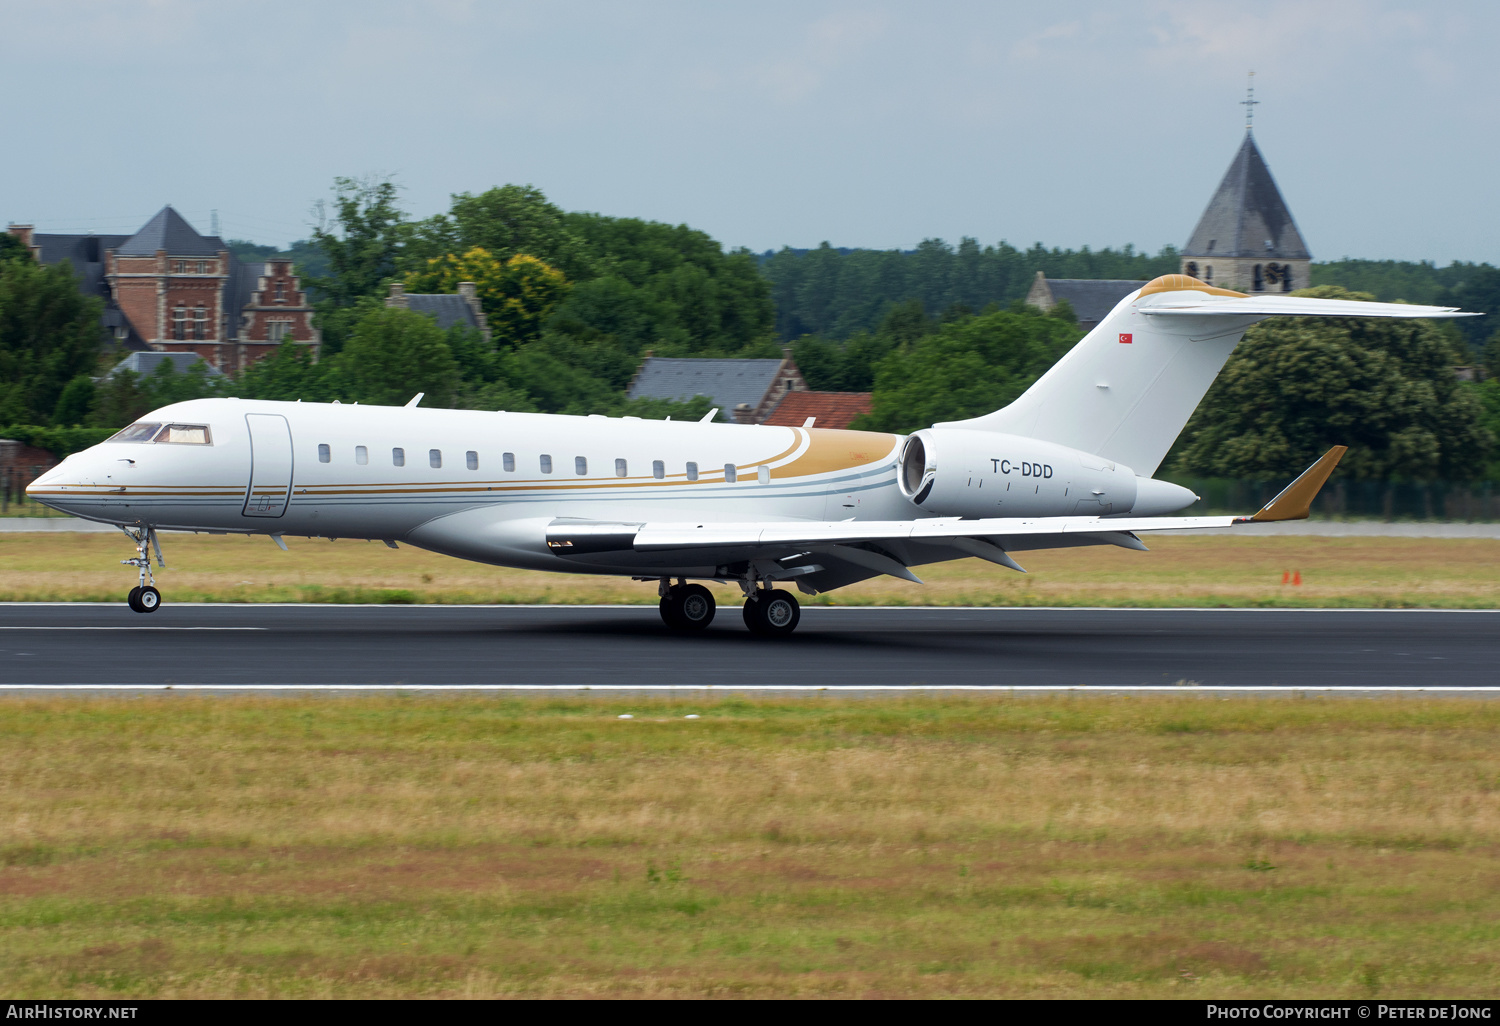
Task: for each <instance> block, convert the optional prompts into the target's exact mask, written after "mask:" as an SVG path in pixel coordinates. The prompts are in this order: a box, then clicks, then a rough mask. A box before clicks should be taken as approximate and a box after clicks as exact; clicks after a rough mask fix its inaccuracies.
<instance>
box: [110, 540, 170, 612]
mask: <svg viewBox="0 0 1500 1026" xmlns="http://www.w3.org/2000/svg"><path fill="white" fill-rule="evenodd" d="M120 530H122V531H124V532H125V534H126V535H127V536H129V538H130V540H131V541H133V542H135V558H134V559H122V560H120V562H121V563H122V564H124V565H125V566H133V567H138V568H139V569H140V571H141V583H140V584H138V585H136V586H135V587H134V588H131V589H130V595H129V597H128V598H126V600H125V601H126V603H127V604H128V605H129V606H130V608H131V609H133V610H135V611H136V612H137V613H154V612H156V611H157V610H158V609H160V608H161V592H159V591H157V590H156V578H155V577H153V576H152V574H151V550H152V549H155V550H156V565H157V567H158V568H161V569H165V568H166V565H167V564H166V563H165V562H164V561H163V560H162V558H161V542H159V541H158V540H157V538H156V529H155V528H152V527H142V528H139V529H137V530H132V529H130V528H128V527H122V528H120Z"/></svg>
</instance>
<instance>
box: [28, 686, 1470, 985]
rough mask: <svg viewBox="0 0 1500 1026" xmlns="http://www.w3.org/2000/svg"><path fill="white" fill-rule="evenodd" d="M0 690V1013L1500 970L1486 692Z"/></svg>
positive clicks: (1299, 979)
mask: <svg viewBox="0 0 1500 1026" xmlns="http://www.w3.org/2000/svg"><path fill="white" fill-rule="evenodd" d="M627 709H628V710H629V711H631V712H633V713H634V714H635V715H636V718H635V719H633V720H620V719H617V718H616V715H617V714H618V713H619V712H621V711H623V710H627ZM3 712H4V714H3V717H0V779H4V780H5V782H6V786H5V787H4V789H3V790H0V824H3V836H0V864H3V868H0V937H3V943H0V990H3V991H4V992H6V993H9V994H12V995H17V996H27V997H41V996H64V995H68V996H111V995H113V996H126V995H134V996H235V995H281V996H355V995H360V996H392V997H394V996H407V995H447V996H487V995H535V996H589V995H611V996H704V995H707V996H787V995H792V996H819V995H828V996H843V995H887V996H914V997H933V996H944V995H974V996H979V995H994V996H1090V997H1093V996H1101V997H1102V996H1173V995H1177V996H1188V995H1192V996H1203V997H1208V996H1218V997H1231V996H1302V997H1313V996H1323V997H1332V996H1372V995H1381V996H1446V997H1464V996H1473V997H1483V996H1490V995H1493V993H1494V987H1495V981H1496V978H1497V976H1496V967H1497V957H1500V925H1497V924H1500V868H1497V863H1496V855H1497V852H1500V755H1497V752H1500V747H1497V745H1496V728H1497V727H1500V705H1497V704H1493V703H1486V702H1472V701H1448V702H1431V701H1420V700H1389V701H1340V702H1328V701H1310V700H1298V699H1279V700H1267V701H1234V702H1222V701H1214V700H1210V699H1194V698H1175V697H1171V698H1165V699H1151V700H1141V699H1109V698H1096V699H1091V700H1067V699H1043V700H1010V699H972V700H936V699H907V700H893V701H846V702H838V701H835V700H810V701H805V702H767V703H749V702H730V703H722V704H717V705H712V706H696V705H687V704H681V703H671V702H666V701H650V702H648V701H644V700H636V701H631V702H629V703H628V704H627V703H623V702H609V701H592V702H581V701H580V702H557V701H550V702H549V701H524V700H517V701H497V700H478V699H454V700H419V699H399V698H390V697H385V698H351V699H345V700H297V699H290V700H288V699H281V700H268V699H254V698H244V699H218V700H213V699H205V700H197V699H192V698H164V699H137V700H47V701H22V700H8V701H6V703H5V704H4V706H3ZM687 712H697V713H701V714H702V718H701V719H697V720H686V719H683V718H682V717H683V715H684V714H685V713H687Z"/></svg>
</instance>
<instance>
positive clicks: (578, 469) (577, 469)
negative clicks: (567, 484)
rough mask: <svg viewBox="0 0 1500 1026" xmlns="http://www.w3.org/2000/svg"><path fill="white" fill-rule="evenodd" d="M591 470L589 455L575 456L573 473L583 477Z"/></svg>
mask: <svg viewBox="0 0 1500 1026" xmlns="http://www.w3.org/2000/svg"><path fill="white" fill-rule="evenodd" d="M588 472H589V458H588V457H587V456H574V457H573V473H575V474H577V475H578V476H579V477H583V476H584V475H585V474H587V473H588Z"/></svg>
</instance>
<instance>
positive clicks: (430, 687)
mask: <svg viewBox="0 0 1500 1026" xmlns="http://www.w3.org/2000/svg"><path fill="white" fill-rule="evenodd" d="M3 691H631V692H641V691H668V692H675V691H698V692H722V693H727V692H735V691H792V692H808V691H831V692H834V693H838V692H841V691H894V692H925V691H982V692H995V693H999V692H1006V691H1021V692H1037V691H1054V692H1066V691H1081V692H1088V691H1127V692H1177V693H1179V694H1194V693H1202V692H1207V691H1213V692H1228V693H1236V694H1254V693H1262V694H1279V695H1285V694H1290V693H1292V692H1299V693H1309V694H1314V693H1316V694H1321V693H1324V692H1329V693H1359V694H1370V693H1373V692H1390V693H1393V694H1403V695H1404V694H1418V693H1433V692H1440V693H1451V694H1487V693H1500V686H1488V685H1480V686H1475V687H1464V686H1462V685H1433V686H1415V685H1413V686H1409V687H1408V686H1405V685H1399V684H1392V685H1372V686H1370V687H1360V686H1358V685H1352V684H1349V685H1331V686H1328V687H1299V686H1297V685H1293V684H1286V685H1282V684H1202V685H1199V684H1116V685H1110V684H1099V685H1076V684H1017V685H1013V686H1012V685H1005V684H945V685H932V686H928V685H921V684H845V685H832V686H828V685H822V684H743V685H739V684H721V685H712V684H0V692H3Z"/></svg>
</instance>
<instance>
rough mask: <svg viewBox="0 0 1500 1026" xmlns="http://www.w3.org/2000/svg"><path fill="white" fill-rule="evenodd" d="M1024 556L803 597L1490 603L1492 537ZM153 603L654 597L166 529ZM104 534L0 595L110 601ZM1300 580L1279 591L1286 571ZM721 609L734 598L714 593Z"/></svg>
mask: <svg viewBox="0 0 1500 1026" xmlns="http://www.w3.org/2000/svg"><path fill="white" fill-rule="evenodd" d="M1148 544H1149V545H1150V546H1151V548H1152V551H1151V552H1149V553H1143V552H1132V551H1129V550H1125V549H1119V548H1115V547H1112V546H1098V547H1094V548H1086V549H1059V550H1054V551H1041V552H1023V553H1018V554H1017V555H1018V558H1019V559H1020V562H1021V563H1022V565H1024V566H1025V567H1026V568H1027V570H1029V571H1031V572H1030V573H1028V574H1017V573H1014V572H1013V571H1010V570H1004V569H1002V568H1000V567H997V566H994V565H992V564H989V563H984V562H980V561H979V560H974V559H964V560H956V561H954V562H951V563H941V564H936V565H933V566H925V567H918V568H917V571H918V575H919V576H920V577H922V578H923V580H925V581H926V582H927V583H926V584H925V585H916V584H910V583H907V582H905V581H898V580H896V579H894V578H889V577H885V578H877V579H875V580H873V581H866V582H863V583H861V584H857V585H853V586H851V587H849V588H842V589H839V590H838V591H835V592H833V593H831V594H829V595H826V596H819V597H818V598H817V599H814V600H811V601H816V602H827V603H831V604H837V605H871V604H874V605H981V606H1037V605H1045V606H1052V605H1056V606H1069V605H1089V606H1095V605H1103V606H1183V605H1186V606H1216V605H1224V606H1355V607H1420V606H1430V607H1439V608H1460V609H1466V608H1495V607H1497V606H1500V573H1497V570H1500V540H1490V539H1418V538H1318V537H1282V538H1267V537H1258V538H1249V537H1239V538H1229V537H1202V536H1198V537H1184V536H1169V537H1154V538H1151V539H1149V540H1148ZM163 545H164V548H165V554H166V557H167V563H168V566H169V569H168V570H166V571H164V572H162V573H161V574H160V576H159V577H158V584H159V585H160V587H161V589H162V592H163V594H164V595H165V596H166V599H167V601H168V602H190V601H208V602H287V601H293V602H445V603H466V602H477V603H596V602H602V603H620V602H625V603H651V604H655V602H656V601H657V597H656V589H655V587H654V586H652V585H650V584H639V583H635V582H632V581H629V580H622V579H619V578H611V577H592V576H581V575H569V574H548V573H535V572H528V571H524V570H507V569H503V568H500V567H489V566H482V565H480V564H477V563H467V562H463V561H461V560H456V559H450V558H448V557H445V556H437V555H433V554H432V553H428V552H423V551H422V550H420V549H414V548H411V547H409V546H403V547H402V548H401V549H399V550H397V551H392V550H390V549H388V548H386V547H385V546H383V545H381V544H379V543H378V542H377V543H373V544H372V543H367V542H350V541H340V542H328V541H315V540H308V539H295V538H288V539H287V545H288V546H289V548H290V551H289V552H282V551H280V550H279V549H277V548H276V546H275V545H274V544H273V543H272V542H271V541H270V540H269V539H267V538H264V537H259V538H249V537H240V536H227V537H226V536H219V537H215V536H208V535H168V536H166V537H165V539H164V541H163ZM133 551H134V550H133V549H132V547H131V545H130V543H129V542H128V541H127V540H126V539H125V537H124V536H123V535H118V534H0V601H104V602H118V601H120V600H121V598H122V596H123V595H124V594H125V592H126V591H127V590H129V588H130V586H131V585H132V584H134V583H135V578H134V572H133V571H131V570H129V569H128V568H125V567H122V566H120V565H119V560H121V559H123V558H126V557H128V556H130V555H132V554H133ZM1293 572H1295V573H1299V574H1300V575H1301V579H1302V584H1301V585H1300V586H1293V585H1290V584H1287V585H1283V584H1282V583H1281V582H1282V577H1283V575H1284V574H1287V573H1293ZM718 595H719V599H720V601H721V602H734V601H737V598H736V596H737V595H738V592H737V590H735V589H731V588H728V587H721V588H720V589H719V592H718Z"/></svg>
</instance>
